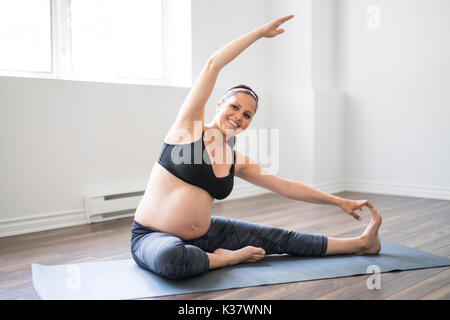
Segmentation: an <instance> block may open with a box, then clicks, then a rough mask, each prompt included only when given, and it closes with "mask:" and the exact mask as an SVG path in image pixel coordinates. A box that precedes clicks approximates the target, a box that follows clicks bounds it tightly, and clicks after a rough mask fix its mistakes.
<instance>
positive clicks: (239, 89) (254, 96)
mask: <svg viewBox="0 0 450 320" xmlns="http://www.w3.org/2000/svg"><path fill="white" fill-rule="evenodd" d="M234 91H246V92H250V94H251V95H252V96H253V98H255V100H256V102H258V98H257V97H256V95H255V94H254V93H253V91H251V90H248V89H244V88H236V89H232V90H230V91H228V92H227V95H228V93H230V92H234Z"/></svg>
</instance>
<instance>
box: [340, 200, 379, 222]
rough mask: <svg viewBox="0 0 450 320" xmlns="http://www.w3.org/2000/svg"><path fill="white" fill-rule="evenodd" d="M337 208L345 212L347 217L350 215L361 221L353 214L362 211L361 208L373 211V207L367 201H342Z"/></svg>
mask: <svg viewBox="0 0 450 320" xmlns="http://www.w3.org/2000/svg"><path fill="white" fill-rule="evenodd" d="M339 206H340V207H341V208H342V210H344V211H345V212H347V213H348V214H349V215H351V216H352V217H353V218H355V219H356V220H361V217H360V216H359V215H358V214H357V213H355V211H356V210H358V209H359V210H360V211H362V207H364V206H366V207H368V208H372V209H374V207H373V205H372V204H371V203H370V202H369V200H349V199H342V201H341V202H340V204H339Z"/></svg>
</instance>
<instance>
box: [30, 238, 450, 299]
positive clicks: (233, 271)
mask: <svg viewBox="0 0 450 320" xmlns="http://www.w3.org/2000/svg"><path fill="white" fill-rule="evenodd" d="M381 245H382V249H381V252H380V254H379V255H376V256H374V255H372V256H370V255H360V254H351V255H339V256H327V257H294V256H288V255H270V256H266V257H265V258H264V259H263V260H261V261H259V262H257V263H244V264H239V265H235V266H230V267H225V268H220V269H214V270H211V271H209V272H207V273H205V274H202V275H199V276H196V277H192V278H189V279H185V280H168V279H164V278H161V277H159V276H157V275H155V274H153V273H151V272H149V271H146V270H144V269H142V268H140V267H139V266H138V265H137V264H136V263H135V262H134V261H133V260H132V259H123V260H111V261H101V262H87V263H79V264H67V265H54V266H45V265H40V264H32V265H31V275H32V280H33V286H34V289H35V291H36V295H37V296H38V298H40V299H52V300H64V299H71V300H72V299H73V300H75V299H86V300H88V299H89V300H90V299H101V300H106V299H115V300H116V299H138V298H150V297H158V296H165V295H175V294H182V293H193V292H205V291H215V290H224V289H231V288H242V287H250V286H259V285H267V284H277V283H287V282H297V281H306V280H316V279H327V278H337V277H347V276H353V275H362V274H373V273H374V270H377V272H378V270H379V272H389V271H394V270H412V269H423V268H432V267H443V266H449V265H450V259H446V258H444V257H440V256H437V255H434V254H431V253H427V252H424V251H421V250H417V249H413V248H409V247H406V246H402V245H399V244H396V243H393V242H389V241H386V240H381ZM370 266H377V267H378V268H379V269H376V268H377V267H375V268H374V267H370Z"/></svg>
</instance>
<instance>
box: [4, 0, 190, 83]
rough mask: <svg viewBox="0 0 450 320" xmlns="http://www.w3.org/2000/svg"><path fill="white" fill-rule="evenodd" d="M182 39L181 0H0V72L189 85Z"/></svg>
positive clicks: (185, 25) (185, 37) (186, 35)
mask: <svg viewBox="0 0 450 320" xmlns="http://www.w3.org/2000/svg"><path fill="white" fill-rule="evenodd" d="M169 22H170V23H169ZM190 39H191V37H190V1H189V0H183V1H179V0H0V76H22V77H43V78H54V79H66V80H86V81H102V82H124V83H143V84H147V83H148V84H162V85H166V84H171V83H173V84H175V85H182V86H183V85H184V86H189V84H190V81H191V77H190V71H191V68H190V64H191V61H190V58H191V55H190V51H191V47H190V45H191V41H190ZM180 65H182V66H183V67H182V68H180V67H179V66H180ZM181 73H183V74H181Z"/></svg>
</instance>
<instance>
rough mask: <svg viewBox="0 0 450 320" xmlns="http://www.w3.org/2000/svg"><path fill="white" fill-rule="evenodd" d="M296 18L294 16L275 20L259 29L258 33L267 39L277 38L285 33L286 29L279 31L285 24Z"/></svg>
mask: <svg viewBox="0 0 450 320" xmlns="http://www.w3.org/2000/svg"><path fill="white" fill-rule="evenodd" d="M293 17H294V15H293V14H291V15H289V16H286V17H282V18H278V19H275V20H273V21H271V22H269V23H266V24H265V25H263V26H261V27H259V28H258V31H259V32H260V33H261V35H262V36H263V37H265V38H273V37H276V36H277V35H279V34H282V33H283V32H284V29H278V28H279V27H280V26H281V25H282V24H283V23H285V22H286V21H288V20H291V19H292V18H293Z"/></svg>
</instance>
